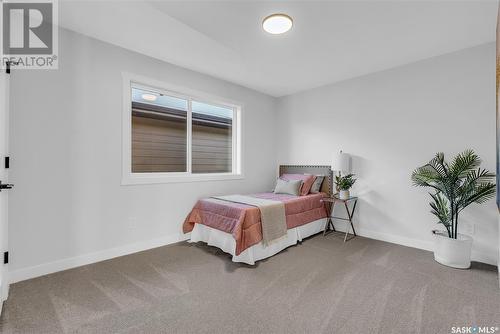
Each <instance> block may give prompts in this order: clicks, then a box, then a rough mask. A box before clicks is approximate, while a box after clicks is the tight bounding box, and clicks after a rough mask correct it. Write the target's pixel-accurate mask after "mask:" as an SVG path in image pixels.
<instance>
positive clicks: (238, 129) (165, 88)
mask: <svg viewBox="0 0 500 334" xmlns="http://www.w3.org/2000/svg"><path fill="white" fill-rule="evenodd" d="M122 77H123V108H122V109H123V113H122V185H132V184H155V183H177V182H196V181H222V180H237V179H243V178H244V174H243V151H242V150H243V146H242V132H243V128H242V123H243V122H242V121H243V113H242V110H243V105H242V104H241V103H238V102H235V101H230V100H228V99H225V98H221V97H217V96H214V95H211V94H207V93H203V92H200V91H196V90H193V89H190V88H186V87H181V86H178V85H174V84H171V83H167V82H161V81H158V80H155V79H151V78H147V77H144V76H140V75H136V74H132V73H127V72H123V73H122ZM132 85H134V86H144V88H152V89H154V90H155V91H158V92H160V93H163V94H165V95H169V96H173V97H179V98H182V99H186V100H187V101H188V113H187V114H188V116H187V142H186V147H187V152H186V158H187V160H186V163H187V171H186V172H147V173H133V172H132V96H131V91H132V89H131V88H132ZM193 100H195V101H197V102H203V103H208V104H212V105H216V106H221V107H226V108H227V107H229V108H232V109H233V111H234V113H233V127H232V172H229V173H192V171H191V169H192V164H191V160H192V159H191V157H192V154H191V150H192V147H191V136H192V122H191V119H192V113H191V101H193Z"/></svg>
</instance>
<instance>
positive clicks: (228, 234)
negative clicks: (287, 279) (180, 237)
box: [183, 165, 332, 265]
mask: <svg viewBox="0 0 500 334" xmlns="http://www.w3.org/2000/svg"><path fill="white" fill-rule="evenodd" d="M290 174H311V175H322V176H324V180H323V183H322V184H321V188H320V190H319V192H317V193H314V194H307V195H304V196H293V195H288V194H274V193H273V192H265V193H257V194H252V195H249V196H251V197H252V198H255V199H256V200H262V201H268V200H269V201H272V202H281V203H283V206H284V216H285V220H286V231H285V232H284V235H283V236H282V237H280V238H279V239H276V240H274V241H273V242H272V243H269V244H268V243H266V242H265V240H263V225H262V221H261V210H262V209H260V208H259V207H257V206H254V205H249V204H247V203H244V202H237V201H235V202H232V201H228V200H227V199H225V198H205V199H201V200H199V201H198V202H197V203H196V204H195V206H194V207H193V209H192V211H191V212H190V213H189V215H188V217H187V218H186V220H185V221H184V224H183V231H184V233H189V232H190V233H191V236H190V240H189V242H205V243H207V244H208V245H210V246H215V247H217V248H220V249H221V250H222V251H224V252H226V253H229V254H231V255H232V261H233V262H242V263H246V264H250V265H253V264H255V262H256V261H259V260H262V259H265V258H268V257H270V256H273V255H275V254H277V253H279V252H280V251H282V250H283V249H285V248H287V247H290V246H292V245H295V244H297V243H298V242H300V241H302V239H304V238H307V237H309V236H311V235H314V234H317V233H319V232H322V231H323V230H324V227H325V223H326V210H325V207H324V203H323V202H322V201H321V199H322V198H324V197H325V196H330V194H331V192H332V171H331V169H330V166H312V165H309V166H301V165H281V166H280V167H279V176H280V177H282V176H283V175H290ZM263 213H264V212H263Z"/></svg>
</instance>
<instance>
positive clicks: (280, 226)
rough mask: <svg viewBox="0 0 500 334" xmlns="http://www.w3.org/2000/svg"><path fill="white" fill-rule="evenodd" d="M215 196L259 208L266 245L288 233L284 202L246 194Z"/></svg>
mask: <svg viewBox="0 0 500 334" xmlns="http://www.w3.org/2000/svg"><path fill="white" fill-rule="evenodd" d="M213 198H215V199H218V200H222V201H226V202H233V203H241V204H247V205H251V206H255V207H257V208H259V210H260V220H261V222H262V243H263V244H264V246H267V245H269V244H270V243H271V242H273V241H274V240H277V239H279V238H281V237H283V236H285V235H286V233H287V226H286V216H285V204H284V203H283V202H280V201H273V200H270V199H264V198H257V197H250V196H245V195H228V196H217V197H213Z"/></svg>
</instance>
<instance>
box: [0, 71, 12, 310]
mask: <svg viewBox="0 0 500 334" xmlns="http://www.w3.org/2000/svg"><path fill="white" fill-rule="evenodd" d="M0 72H1V73H0V313H1V312H2V306H3V302H4V300H6V299H7V296H8V295H9V281H8V277H7V274H8V270H7V264H4V253H5V252H7V250H8V247H7V240H8V238H7V233H8V230H7V227H8V224H7V219H8V213H7V206H8V204H7V201H8V195H9V190H8V189H9V188H10V187H11V185H9V184H8V182H9V174H8V171H9V170H8V169H7V168H6V167H7V166H6V161H5V158H6V157H8V156H9V74H7V73H6V71H5V70H0Z"/></svg>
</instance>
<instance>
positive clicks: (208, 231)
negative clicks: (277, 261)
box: [189, 218, 326, 265]
mask: <svg viewBox="0 0 500 334" xmlns="http://www.w3.org/2000/svg"><path fill="white" fill-rule="evenodd" d="M325 223H326V218H322V219H318V220H315V221H313V222H310V223H308V224H304V225H301V226H298V227H295V228H292V229H289V230H288V231H287V235H286V237H283V238H281V239H279V240H276V241H275V242H273V243H272V244H271V245H269V246H267V247H265V246H264V245H263V244H262V242H259V243H258V244H256V245H253V246H251V247H249V248H247V249H245V250H244V251H243V252H241V253H240V255H235V254H236V241H235V240H234V238H233V236H232V235H231V234H229V233H226V232H223V231H219V230H217V229H214V228H212V227H209V226H205V225H203V224H194V228H193V231H191V238H190V240H189V242H198V241H203V242H205V243H207V244H208V245H210V246H215V247H217V248H220V249H221V250H222V251H224V252H226V253H229V254H231V255H232V256H233V258H232V260H233V262H242V263H246V264H250V265H254V264H255V262H256V261H259V260H262V259H265V258H268V257H271V256H273V255H275V254H277V253H279V252H281V251H282V250H283V249H285V248H287V247H290V246H293V245H295V244H297V242H299V241H302V239H305V238H307V237H309V236H311V235H313V234H316V233H319V232H321V231H323V230H324V228H325Z"/></svg>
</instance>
